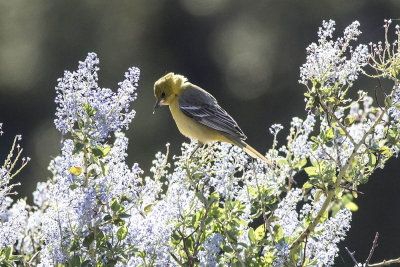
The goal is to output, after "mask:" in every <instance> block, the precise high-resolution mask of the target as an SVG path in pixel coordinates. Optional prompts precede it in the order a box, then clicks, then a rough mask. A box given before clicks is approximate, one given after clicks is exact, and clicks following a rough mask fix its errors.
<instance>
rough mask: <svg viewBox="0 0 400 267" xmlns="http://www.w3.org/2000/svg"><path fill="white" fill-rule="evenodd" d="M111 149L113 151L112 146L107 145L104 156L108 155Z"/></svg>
mask: <svg viewBox="0 0 400 267" xmlns="http://www.w3.org/2000/svg"><path fill="white" fill-rule="evenodd" d="M110 151H111V147H110V146H106V147H105V148H103V156H107V155H108V153H109V152H110Z"/></svg>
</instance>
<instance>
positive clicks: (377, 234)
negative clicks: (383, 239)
mask: <svg viewBox="0 0 400 267" xmlns="http://www.w3.org/2000/svg"><path fill="white" fill-rule="evenodd" d="M378 237H379V233H378V232H376V234H375V238H374V242H372V247H371V250H370V251H369V255H368V258H367V260H366V261H365V267H368V266H369V261H370V260H371V258H372V255H373V254H374V250H375V248H376V247H377V246H378Z"/></svg>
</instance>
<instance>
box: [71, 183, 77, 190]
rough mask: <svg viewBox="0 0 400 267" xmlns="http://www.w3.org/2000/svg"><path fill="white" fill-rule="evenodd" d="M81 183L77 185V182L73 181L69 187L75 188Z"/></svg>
mask: <svg viewBox="0 0 400 267" xmlns="http://www.w3.org/2000/svg"><path fill="white" fill-rule="evenodd" d="M78 186H79V185H77V184H76V183H73V184H71V185H70V186H69V189H71V190H75V189H76V188H78Z"/></svg>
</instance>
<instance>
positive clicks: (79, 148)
mask: <svg viewBox="0 0 400 267" xmlns="http://www.w3.org/2000/svg"><path fill="white" fill-rule="evenodd" d="M84 147H85V145H84V144H82V143H79V142H78V143H75V147H74V150H73V151H72V154H73V155H75V154H78V153H79V152H81V151H82V150H83V148H84Z"/></svg>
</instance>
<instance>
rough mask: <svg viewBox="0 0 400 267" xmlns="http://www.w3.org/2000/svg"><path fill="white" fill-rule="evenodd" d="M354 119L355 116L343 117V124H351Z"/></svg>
mask: <svg viewBox="0 0 400 267" xmlns="http://www.w3.org/2000/svg"><path fill="white" fill-rule="evenodd" d="M355 119H356V117H355V116H353V117H346V118H345V119H344V124H345V125H346V126H350V125H352V124H353V122H354V121H355Z"/></svg>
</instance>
